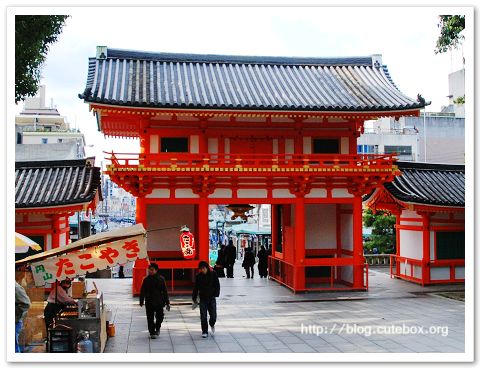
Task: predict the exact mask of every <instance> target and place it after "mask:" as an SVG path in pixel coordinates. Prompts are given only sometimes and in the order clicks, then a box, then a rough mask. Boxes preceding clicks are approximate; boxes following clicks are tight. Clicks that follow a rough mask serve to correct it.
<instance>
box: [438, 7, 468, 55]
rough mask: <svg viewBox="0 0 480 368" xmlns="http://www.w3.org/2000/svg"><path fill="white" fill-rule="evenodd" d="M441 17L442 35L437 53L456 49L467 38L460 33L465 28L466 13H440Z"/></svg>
mask: <svg viewBox="0 0 480 368" xmlns="http://www.w3.org/2000/svg"><path fill="white" fill-rule="evenodd" d="M439 17H440V21H439V23H438V27H439V28H440V36H439V37H438V40H437V45H436V47H435V54H440V53H443V52H447V51H449V50H451V49H456V48H457V47H458V45H459V44H461V42H462V40H463V39H464V38H465V37H464V36H463V35H462V34H460V33H461V32H462V31H463V30H464V29H465V16H464V15H440V16H439Z"/></svg>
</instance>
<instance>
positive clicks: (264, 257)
mask: <svg viewBox="0 0 480 368" xmlns="http://www.w3.org/2000/svg"><path fill="white" fill-rule="evenodd" d="M257 257H258V274H259V275H260V278H262V277H267V275H268V270H267V269H268V253H267V250H266V249H265V247H264V246H263V245H262V246H261V247H260V250H259V251H258V253H257Z"/></svg>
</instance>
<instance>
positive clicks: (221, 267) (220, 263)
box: [214, 244, 225, 277]
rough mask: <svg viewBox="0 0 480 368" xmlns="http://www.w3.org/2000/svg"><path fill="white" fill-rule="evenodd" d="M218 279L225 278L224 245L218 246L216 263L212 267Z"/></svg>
mask: <svg viewBox="0 0 480 368" xmlns="http://www.w3.org/2000/svg"><path fill="white" fill-rule="evenodd" d="M214 270H215V272H216V273H217V276H218V277H225V245H223V244H222V245H220V249H219V250H218V256H217V261H216V262H215V267H214Z"/></svg>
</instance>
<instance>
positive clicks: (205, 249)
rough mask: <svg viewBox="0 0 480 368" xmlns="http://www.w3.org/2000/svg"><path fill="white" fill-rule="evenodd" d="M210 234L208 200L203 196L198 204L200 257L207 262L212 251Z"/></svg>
mask: <svg viewBox="0 0 480 368" xmlns="http://www.w3.org/2000/svg"><path fill="white" fill-rule="evenodd" d="M208 235H209V234H208V200H207V198H206V197H203V198H200V203H199V204H198V257H199V259H200V260H201V261H207V262H208V256H209V251H210V247H209V236H208Z"/></svg>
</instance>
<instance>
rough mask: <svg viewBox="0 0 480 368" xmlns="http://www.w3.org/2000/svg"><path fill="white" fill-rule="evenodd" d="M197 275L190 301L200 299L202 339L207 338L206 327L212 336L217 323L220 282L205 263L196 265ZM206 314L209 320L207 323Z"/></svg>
mask: <svg viewBox="0 0 480 368" xmlns="http://www.w3.org/2000/svg"><path fill="white" fill-rule="evenodd" d="M198 269H199V271H200V272H199V273H198V275H197V277H196V278H195V286H194V288H193V293H192V299H193V302H194V303H196V302H197V297H200V321H201V323H202V337H203V338H207V337H208V325H210V329H211V331H212V334H214V333H215V322H216V321H217V301H216V298H217V297H218V296H219V295H220V282H219V281H218V277H217V274H216V272H215V271H213V270H211V269H210V266H209V264H208V263H207V262H205V261H200V263H199V264H198ZM207 312H208V314H209V315H210V320H209V321H208V323H207Z"/></svg>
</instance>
